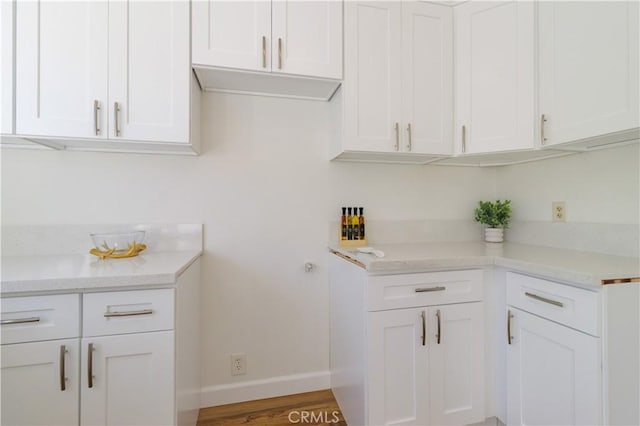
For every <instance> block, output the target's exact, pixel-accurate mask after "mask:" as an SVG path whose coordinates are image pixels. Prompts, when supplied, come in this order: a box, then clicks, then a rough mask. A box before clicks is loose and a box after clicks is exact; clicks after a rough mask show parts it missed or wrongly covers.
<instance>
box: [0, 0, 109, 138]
mask: <svg viewBox="0 0 640 426" xmlns="http://www.w3.org/2000/svg"><path fill="white" fill-rule="evenodd" d="M3 3H5V2H3ZM3 7H4V6H3ZM108 20H109V18H108V5H107V3H105V2H55V3H54V2H47V1H29V2H18V3H17V4H16V42H17V46H16V81H15V84H16V118H15V119H16V129H15V130H16V133H18V134H22V135H52V136H60V137H79V138H106V137H107V132H106V126H107V122H106V117H107V114H106V108H107V102H108V100H107V44H108V42H107V35H108Z"/></svg>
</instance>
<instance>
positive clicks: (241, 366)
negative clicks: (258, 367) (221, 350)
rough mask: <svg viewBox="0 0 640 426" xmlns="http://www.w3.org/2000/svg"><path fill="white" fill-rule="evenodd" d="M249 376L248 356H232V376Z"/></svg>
mask: <svg viewBox="0 0 640 426" xmlns="http://www.w3.org/2000/svg"><path fill="white" fill-rule="evenodd" d="M242 374H247V354H231V375H232V376H239V375H242Z"/></svg>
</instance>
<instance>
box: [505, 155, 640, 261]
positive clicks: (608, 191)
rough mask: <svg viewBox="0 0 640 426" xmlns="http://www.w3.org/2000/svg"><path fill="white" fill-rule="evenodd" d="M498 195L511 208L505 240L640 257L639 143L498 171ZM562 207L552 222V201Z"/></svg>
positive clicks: (509, 167)
mask: <svg viewBox="0 0 640 426" xmlns="http://www.w3.org/2000/svg"><path fill="white" fill-rule="evenodd" d="M496 194H497V196H498V197H500V198H509V199H511V200H512V205H513V224H512V227H511V229H510V230H509V231H508V232H507V237H506V238H507V239H508V240H510V241H515V242H527V243H529V244H538V245H544V246H552V247H560V248H569V249H578V250H586V251H594V252H600V253H605V254H613V255H619V256H631V257H638V256H640V145H638V144H634V145H629V146H622V147H617V148H612V149H603V150H599V151H592V152H588V153H581V154H578V155H573V156H569V157H562V158H556V159H551V160H545V161H538V162H532V163H527V164H519V165H515V166H508V167H501V168H497V169H496ZM553 201H564V202H565V203H566V222H565V223H552V222H551V219H552V216H551V214H552V213H551V212H552V209H551V203H552V202H553Z"/></svg>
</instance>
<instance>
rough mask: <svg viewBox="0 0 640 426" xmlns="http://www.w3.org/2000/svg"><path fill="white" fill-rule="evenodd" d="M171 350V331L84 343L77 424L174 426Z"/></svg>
mask: <svg viewBox="0 0 640 426" xmlns="http://www.w3.org/2000/svg"><path fill="white" fill-rule="evenodd" d="M173 347H174V334H173V331H162V332H154V333H139V334H138V333H134V334H125V335H118V336H102V337H95V338H84V339H82V348H83V349H84V350H83V352H82V363H81V365H82V367H81V370H82V372H81V376H82V395H81V399H82V406H81V410H80V412H81V416H80V417H81V424H83V425H114V426H117V425H171V424H174V414H173V413H174V389H175V386H174V385H175V382H174V376H173V374H171V373H170V372H172V371H173V367H174V356H173Z"/></svg>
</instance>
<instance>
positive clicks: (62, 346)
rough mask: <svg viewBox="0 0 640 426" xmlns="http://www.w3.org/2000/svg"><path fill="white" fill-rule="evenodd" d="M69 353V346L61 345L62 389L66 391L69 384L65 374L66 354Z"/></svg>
mask: <svg viewBox="0 0 640 426" xmlns="http://www.w3.org/2000/svg"><path fill="white" fill-rule="evenodd" d="M66 353H67V347H66V346H65V345H60V390H61V391H64V390H66V389H67V385H66V383H65V380H66V377H65V376H66V374H65V363H64V361H65V359H64V356H65V354H66Z"/></svg>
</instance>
